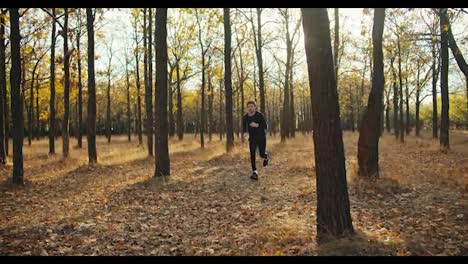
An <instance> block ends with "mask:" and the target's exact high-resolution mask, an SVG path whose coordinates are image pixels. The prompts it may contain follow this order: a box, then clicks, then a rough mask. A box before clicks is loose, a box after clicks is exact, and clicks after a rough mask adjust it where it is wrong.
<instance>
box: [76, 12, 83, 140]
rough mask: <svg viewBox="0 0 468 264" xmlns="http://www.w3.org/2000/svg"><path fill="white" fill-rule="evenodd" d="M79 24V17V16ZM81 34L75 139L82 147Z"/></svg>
mask: <svg viewBox="0 0 468 264" xmlns="http://www.w3.org/2000/svg"><path fill="white" fill-rule="evenodd" d="M80 26H81V17H80ZM80 38H81V34H78V35H77V36H76V49H77V54H78V58H77V59H78V124H77V127H78V129H77V140H78V148H82V147H83V142H82V141H83V140H82V137H83V135H82V132H83V83H82V81H81V51H80Z"/></svg>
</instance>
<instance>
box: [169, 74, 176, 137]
mask: <svg viewBox="0 0 468 264" xmlns="http://www.w3.org/2000/svg"><path fill="white" fill-rule="evenodd" d="M174 68H175V67H171V70H170V71H169V81H168V90H169V91H168V92H169V95H168V100H169V136H170V137H174V135H175V122H174V101H173V98H174V92H173V91H174V90H173V89H172V74H173V72H174Z"/></svg>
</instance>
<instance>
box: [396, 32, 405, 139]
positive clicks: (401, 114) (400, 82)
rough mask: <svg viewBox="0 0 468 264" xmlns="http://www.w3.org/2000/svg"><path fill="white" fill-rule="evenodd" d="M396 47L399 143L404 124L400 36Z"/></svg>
mask: <svg viewBox="0 0 468 264" xmlns="http://www.w3.org/2000/svg"><path fill="white" fill-rule="evenodd" d="M397 38H398V39H397V46H398V79H399V88H400V90H399V96H400V110H399V112H400V120H399V124H398V127H399V128H400V131H399V133H400V142H404V141H405V123H404V120H403V79H402V78H403V76H402V74H401V46H400V35H398V36H397Z"/></svg>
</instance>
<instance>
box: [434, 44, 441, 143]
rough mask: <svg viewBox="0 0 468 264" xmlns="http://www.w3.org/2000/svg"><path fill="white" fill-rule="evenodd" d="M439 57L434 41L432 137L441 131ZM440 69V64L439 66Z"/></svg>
mask: <svg viewBox="0 0 468 264" xmlns="http://www.w3.org/2000/svg"><path fill="white" fill-rule="evenodd" d="M436 65H437V57H436V42H435V41H433V42H432V137H433V138H437V137H438V132H439V121H438V119H439V117H438V113H437V111H438V109H437V78H438V73H437V72H438V70H436ZM439 69H440V66H439Z"/></svg>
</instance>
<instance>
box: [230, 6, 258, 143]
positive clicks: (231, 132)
mask: <svg viewBox="0 0 468 264" xmlns="http://www.w3.org/2000/svg"><path fill="white" fill-rule="evenodd" d="M223 14H224V87H225V91H226V92H225V97H226V139H227V140H226V150H227V152H231V151H232V150H233V149H234V131H233V129H232V128H233V118H232V84H231V72H232V69H231V19H230V14H229V8H224V9H223ZM260 47H261V46H260ZM259 68H261V62H259ZM259 72H260V74H261V76H260V80H262V78H263V72H262V70H259ZM260 83H261V84H260V87H261V88H260V100H263V99H262V98H263V97H264V94H263V86H262V85H263V83H262V81H260Z"/></svg>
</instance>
